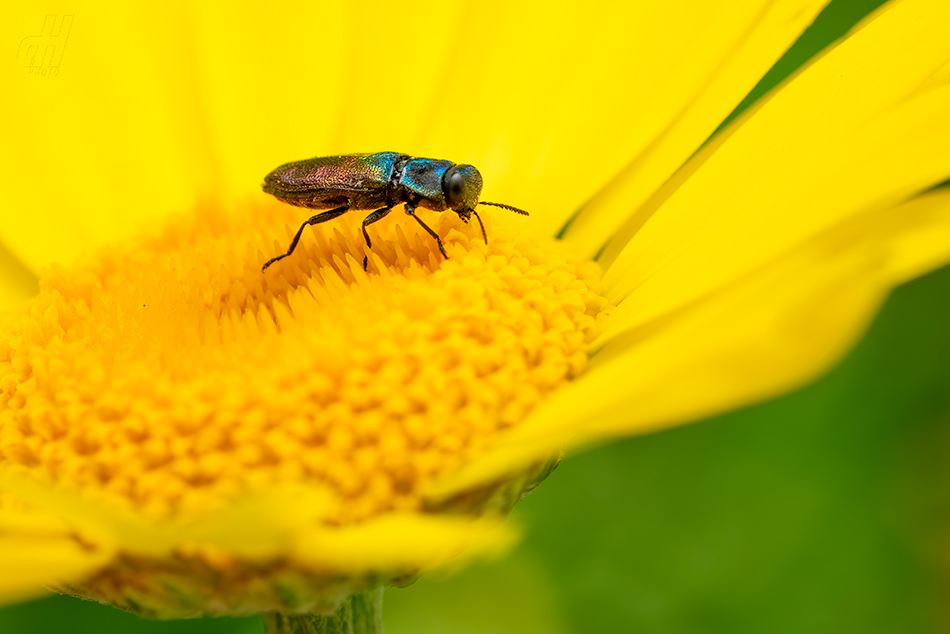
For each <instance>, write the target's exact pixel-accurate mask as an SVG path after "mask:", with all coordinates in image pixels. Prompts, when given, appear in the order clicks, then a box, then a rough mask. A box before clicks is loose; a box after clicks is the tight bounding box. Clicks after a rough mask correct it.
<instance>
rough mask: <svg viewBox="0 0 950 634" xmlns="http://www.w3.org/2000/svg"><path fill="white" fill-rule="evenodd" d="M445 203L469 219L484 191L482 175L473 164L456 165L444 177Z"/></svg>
mask: <svg viewBox="0 0 950 634" xmlns="http://www.w3.org/2000/svg"><path fill="white" fill-rule="evenodd" d="M442 192H443V193H444V194H445V204H446V206H447V207H448V208H449V209H452V210H453V211H455V212H456V213H458V214H459V215H460V216H463V217H465V218H466V219H467V217H468V216H470V215H471V213H472V210H473V209H475V205H477V204H478V196H479V194H481V193H482V175H481V174H479V173H478V170H477V169H475V167H474V166H473V165H455V166H453V167H451V168H449V169H448V170H447V171H446V172H445V176H443V177H442Z"/></svg>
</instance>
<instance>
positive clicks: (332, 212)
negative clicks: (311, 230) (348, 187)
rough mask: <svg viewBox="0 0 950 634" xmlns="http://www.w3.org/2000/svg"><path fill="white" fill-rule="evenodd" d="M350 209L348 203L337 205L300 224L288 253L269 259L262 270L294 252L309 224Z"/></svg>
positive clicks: (315, 223)
mask: <svg viewBox="0 0 950 634" xmlns="http://www.w3.org/2000/svg"><path fill="white" fill-rule="evenodd" d="M349 209H350V206H349V205H347V206H345V207H337V208H336V209H331V210H330V211H324V212H323V213H320V214H317V215H316V216H314V217H312V218H311V219H310V220H308V221H307V222H305V223H303V224H302V225H300V229H298V230H297V235H295V236H294V240H293V242H291V243H290V248H289V249H287V253H285V254H283V255H278V256H277V257H276V258H271V259H269V260H268V261H267V262H265V263H264V266H262V267H261V270H262V271H264V270H266V269H267V267H268V266H270V265H271V264H273V263H274V262H276V261H277V260H283V259H284V258H286V257H287V256H288V255H290V254H291V253H293V252H294V249H296V248H297V243H298V242H300V236H301V235H302V234H303V230H304V228H305V227H306V226H307V225H318V224H320V223H321V222H326V221H327V220H333V219H334V218H336V217H337V216H341V215H343V214H345V213H346V212H347V211H349Z"/></svg>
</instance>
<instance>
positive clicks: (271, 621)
mask: <svg viewBox="0 0 950 634" xmlns="http://www.w3.org/2000/svg"><path fill="white" fill-rule="evenodd" d="M262 617H263V619H264V632H265V633H266V634H382V631H383V589H382V587H380V588H376V589H375V590H370V591H369V592H358V593H356V594H353V595H351V596H350V597H349V598H348V599H347V600H346V601H344V602H343V605H341V606H340V609H339V610H337V611H336V613H335V614H331V615H329V616H326V615H322V614H281V613H279V612H267V613H266V614H263V615H262Z"/></svg>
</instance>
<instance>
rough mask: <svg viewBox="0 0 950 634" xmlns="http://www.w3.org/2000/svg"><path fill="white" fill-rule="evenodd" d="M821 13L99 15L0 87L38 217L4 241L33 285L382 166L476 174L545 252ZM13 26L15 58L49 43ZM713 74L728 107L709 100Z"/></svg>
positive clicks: (13, 204) (8, 145)
mask: <svg viewBox="0 0 950 634" xmlns="http://www.w3.org/2000/svg"><path fill="white" fill-rule="evenodd" d="M821 3H822V0H794V1H793V0H784V1H783V2H781V3H778V4H776V6H774V7H773V6H771V5H772V4H773V3H770V2H766V1H765V0H743V1H742V2H729V3H708V2H697V1H696V0H678V1H677V2H665V1H660V0H653V1H651V2H648V3H635V4H631V3H616V4H614V5H610V6H605V7H602V8H600V9H599V10H598V11H590V10H589V9H588V8H587V7H584V6H581V5H569V6H561V7H558V9H557V10H538V9H537V8H536V7H534V6H529V5H524V4H519V3H498V4H497V5H496V4H484V3H479V4H468V3H462V2H442V3H440V4H439V7H438V10H432V11H429V10H427V11H407V10H406V7H405V6H403V5H399V4H393V3H391V2H374V3H371V4H369V5H366V4H365V3H364V4H361V5H359V7H355V6H354V7H349V6H348V5H345V4H341V3H330V4H325V3H321V4H319V5H317V4H314V3H299V4H297V3H292V2H288V3H282V4H281V5H280V7H279V9H271V8H262V7H258V6H247V7H240V6H237V7H235V6H231V7H229V8H228V10H227V11H221V10H220V9H219V8H218V7H217V5H212V4H210V3H208V4H203V5H192V4H190V3H188V4H180V5H174V6H172V7H169V8H166V9H165V10H164V11H162V12H159V13H157V14H156V13H155V12H153V11H141V12H137V11H136V10H135V9H134V8H131V9H130V8H123V10H122V11H116V10H114V9H112V8H109V7H106V6H103V7H101V8H97V7H90V8H88V9H84V10H83V11H82V12H78V11H77V13H76V17H75V18H74V19H73V22H72V25H71V29H70V31H69V35H68V39H67V40H66V44H67V45H66V48H65V50H64V54H63V57H62V63H61V66H60V69H59V74H58V76H56V77H52V78H45V79H44V78H38V77H30V76H28V75H27V69H26V68H23V67H21V66H18V65H14V64H10V65H7V66H5V67H4V69H3V70H2V71H0V72H3V73H4V74H3V75H0V80H2V81H3V82H4V85H5V86H9V87H10V90H11V94H15V95H16V96H17V98H16V99H9V100H4V101H3V103H2V104H0V115H2V116H3V117H4V118H5V120H7V121H17V122H18V125H17V126H9V129H8V130H6V138H5V139H4V140H5V143H4V147H5V149H6V152H5V153H4V155H3V156H2V158H0V161H2V163H0V167H2V168H3V169H2V170H0V173H3V174H5V176H6V180H5V181H4V182H3V183H0V186H3V188H4V191H6V192H8V193H9V198H8V201H7V202H8V204H9V205H10V207H9V208H11V209H20V210H30V212H29V213H18V214H16V217H15V218H14V219H12V220H10V221H9V222H5V223H4V224H3V226H0V241H2V242H3V243H5V244H6V245H7V246H8V247H9V248H11V249H12V250H13V251H14V253H15V254H16V255H17V256H18V257H20V258H21V259H23V260H24V261H25V262H26V263H27V264H28V266H29V267H30V268H32V269H33V270H36V269H37V268H38V267H41V266H43V265H44V264H46V263H48V262H50V261H60V262H68V261H70V260H71V259H72V258H73V257H75V255H77V254H78V253H81V252H83V251H88V250H91V249H92V248H93V247H94V246H96V245H98V244H102V243H106V242H111V241H116V240H121V239H123V238H124V237H126V236H128V235H130V234H131V233H132V232H134V231H135V230H136V229H137V228H138V227H140V226H141V225H142V224H143V223H145V222H148V221H149V220H150V219H154V218H156V217H159V216H162V215H164V214H167V213H169V212H174V211H180V210H183V209H186V208H188V207H190V206H191V205H192V203H193V202H194V199H195V198H196V197H199V198H212V199H215V200H218V201H221V202H224V203H227V202H228V201H231V200H234V199H235V198H241V197H245V196H260V195H261V194H260V192H259V190H258V186H259V182H260V179H261V177H262V176H263V174H265V173H266V172H267V171H269V170H270V169H272V168H273V167H275V166H276V165H278V164H280V163H282V162H286V161H288V160H292V159H298V158H305V157H308V156H314V155H321V154H333V153H338V152H357V151H380V150H398V151H405V152H409V153H412V154H416V155H422V156H426V155H431V156H437V157H446V158H449V159H452V160H456V161H458V162H469V163H473V164H475V165H477V166H478V167H479V168H480V169H481V170H482V172H483V173H484V175H485V178H486V188H485V198H486V199H487V200H495V201H500V202H507V203H510V204H514V205H518V206H522V207H528V208H530V209H531V210H532V211H533V212H536V213H535V215H534V218H533V222H532V224H531V226H532V227H533V228H534V229H535V230H537V231H538V232H539V233H546V234H549V235H550V234H551V233H553V232H554V231H556V230H557V228H558V227H560V226H561V224H562V223H563V222H564V220H566V218H567V217H568V215H570V214H571V213H572V212H573V211H574V210H575V209H576V208H577V207H578V206H579V205H580V204H581V203H582V202H583V201H584V200H585V199H587V198H588V197H589V196H590V195H591V193H592V192H594V191H596V190H597V188H598V187H600V186H602V185H603V184H604V183H605V182H606V181H607V180H608V179H609V178H610V176H611V175H612V174H615V173H617V172H618V171H619V170H620V169H621V168H622V167H623V166H624V165H625V164H627V163H628V162H629V161H630V158H631V155H632V154H633V153H635V152H636V151H638V150H637V148H642V147H643V145H644V144H645V143H649V142H650V139H653V138H655V137H656V136H657V134H658V133H659V131H660V130H664V129H666V128H668V127H669V126H670V124H671V120H673V119H675V118H676V117H677V116H679V114H678V113H681V112H682V111H683V109H684V106H685V105H686V104H690V103H692V104H694V106H695V107H696V108H700V109H702V108H706V107H707V106H708V107H709V108H710V109H716V114H708V113H707V115H705V116H704V118H703V121H702V123H701V124H699V126H700V127H703V126H706V125H708V121H707V119H708V120H709V121H711V120H713V119H717V118H721V116H722V115H723V114H725V112H727V111H728V109H729V108H730V107H731V105H727V104H734V103H735V102H736V101H738V99H740V98H741V97H742V96H743V95H744V93H745V91H747V90H748V88H749V87H751V85H752V84H753V83H754V82H755V80H756V79H757V74H758V73H760V72H761V71H762V70H764V69H765V68H767V67H768V65H769V64H770V63H771V62H772V61H773V60H774V57H775V56H777V55H778V53H779V52H781V49H782V48H783V47H784V46H785V45H786V44H787V43H788V41H790V39H791V38H793V37H794V33H796V32H797V31H798V30H800V29H801V28H802V26H804V25H805V24H807V22H808V21H809V20H810V19H811V16H813V15H814V13H815V12H816V11H817V8H818V6H819V5H820V4H821ZM15 11H16V12H15V13H12V14H10V15H8V16H5V20H4V24H3V26H2V27H0V29H2V31H0V33H2V34H3V35H4V36H5V37H4V39H5V40H6V41H19V40H21V39H22V38H23V37H24V36H28V35H30V34H33V33H39V32H41V30H42V29H43V26H42V24H41V20H40V19H39V18H38V17H37V12H36V11H34V10H32V9H30V8H28V7H19V8H18V9H15ZM57 24H58V23H57ZM657 24H675V25H676V26H675V28H671V29H664V28H657V27H656V25H657ZM407 37H412V38H415V37H419V38H420V39H419V41H418V42H416V43H414V44H413V45H412V46H401V45H398V44H394V42H401V41H403V40H404V39H405V38H407ZM760 47H761V48H760ZM117 51H121V53H117ZM758 53H762V57H758V56H757V55H758ZM642 60H649V63H642ZM733 68H735V69H741V72H740V70H736V71H735V72H736V74H735V76H733V75H732V73H733V70H732V69H733ZM724 69H725V71H724ZM117 77H121V78H122V79H121V81H117V80H116V78H117ZM712 77H715V78H716V79H715V82H716V85H717V86H720V85H721V86H722V87H723V88H722V90H723V91H724V92H722V93H719V92H717V91H716V90H713V91H712V92H709V93H708V96H707V97H703V98H702V99H699V101H697V99H698V97H697V94H698V92H699V93H702V87H703V86H705V85H706V84H707V83H709V82H710V81H713V80H712V79H711V78H712ZM733 82H735V83H736V85H738V86H740V87H738V88H737V87H736V86H731V84H732V83H733ZM727 85H728V86H727ZM720 94H721V95H722V96H721V97H720ZM555 97H556V98H555ZM720 99H722V100H723V101H720ZM704 100H705V101H704ZM703 104H705V105H703ZM710 111H711V110H710ZM687 119H688V117H687ZM716 123H718V120H717V121H716ZM684 125H686V126H687V127H689V126H691V125H692V124H691V123H688V122H687V123H686V124H684ZM712 125H715V124H712ZM690 138H693V137H690ZM130 201H134V205H129V203H130ZM548 209H551V210H554V212H553V213H550V214H547V215H545V214H544V213H542V211H543V210H548Z"/></svg>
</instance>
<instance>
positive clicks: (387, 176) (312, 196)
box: [264, 152, 408, 209]
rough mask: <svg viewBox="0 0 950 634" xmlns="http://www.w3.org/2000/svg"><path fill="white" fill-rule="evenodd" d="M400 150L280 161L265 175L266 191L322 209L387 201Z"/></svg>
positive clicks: (292, 202) (402, 156)
mask: <svg viewBox="0 0 950 634" xmlns="http://www.w3.org/2000/svg"><path fill="white" fill-rule="evenodd" d="M403 158H408V157H407V156H406V155H405V154H401V153H399V152H377V153H376V154H345V155H342V156H322V157H316V158H312V159H306V160H303V161H294V162H292V163H286V164H284V165H281V166H280V167H278V168H277V169H275V170H274V171H273V172H271V173H270V174H268V175H267V176H265V177H264V191H265V192H267V193H268V194H271V195H272V196H274V197H275V198H277V199H279V200H281V201H283V202H286V203H290V204H292V205H297V206H299V207H311V208H314V209H322V208H326V207H338V206H342V205H346V204H348V203H349V204H351V205H352V207H353V208H355V209H369V208H373V207H379V206H382V205H384V204H385V202H386V191H387V189H388V187H389V184H390V181H391V179H392V174H393V167H394V166H395V164H396V162H397V161H399V160H400V159H403Z"/></svg>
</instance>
